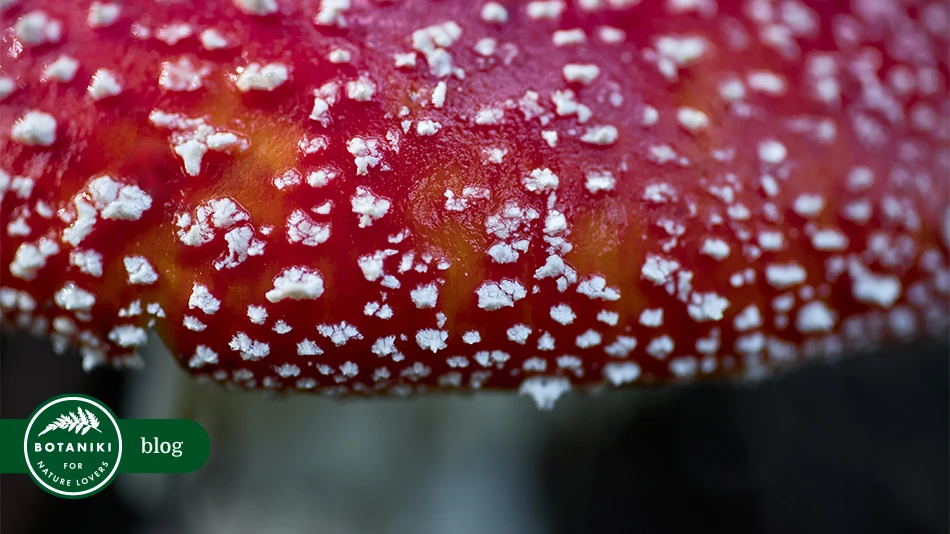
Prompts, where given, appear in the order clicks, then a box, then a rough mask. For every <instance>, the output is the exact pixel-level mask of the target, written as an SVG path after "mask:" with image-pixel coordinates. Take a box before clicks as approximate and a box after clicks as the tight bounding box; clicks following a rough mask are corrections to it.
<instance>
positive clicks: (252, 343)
mask: <svg viewBox="0 0 950 534" xmlns="http://www.w3.org/2000/svg"><path fill="white" fill-rule="evenodd" d="M228 346H229V347H230V348H231V350H233V351H235V352H239V353H240V354H241V359H243V360H248V361H257V360H260V359H262V358H265V357H267V356H268V355H270V344H269V343H265V342H263V341H256V340H253V339H251V338H250V337H248V335H247V334H245V333H244V332H238V333H237V334H235V335H234V337H232V338H231V342H230V343H229V344H228Z"/></svg>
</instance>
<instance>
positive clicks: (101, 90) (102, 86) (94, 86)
mask: <svg viewBox="0 0 950 534" xmlns="http://www.w3.org/2000/svg"><path fill="white" fill-rule="evenodd" d="M122 89H123V87H122V84H121V83H120V82H119V78H118V76H117V75H116V74H115V73H114V72H112V71H111V70H109V69H99V70H97V71H96V72H95V74H93V75H92V80H90V82H89V87H87V88H86V93H88V94H89V97H90V98H92V99H93V100H94V101H99V100H102V99H105V98H108V97H111V96H116V95H119V94H121V93H122Z"/></svg>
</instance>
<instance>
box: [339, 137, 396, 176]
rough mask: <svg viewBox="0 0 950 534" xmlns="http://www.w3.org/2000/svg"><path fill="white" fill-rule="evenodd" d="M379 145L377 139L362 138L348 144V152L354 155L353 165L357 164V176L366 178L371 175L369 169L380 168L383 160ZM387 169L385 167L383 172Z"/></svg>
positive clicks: (354, 139)
mask: <svg viewBox="0 0 950 534" xmlns="http://www.w3.org/2000/svg"><path fill="white" fill-rule="evenodd" d="M379 145H380V143H379V141H378V140H376V139H364V138H362V137H354V138H352V139H350V140H349V141H347V142H346V150H347V152H349V153H350V154H352V155H353V163H354V164H356V174H358V175H361V176H365V175H367V174H369V169H372V168H375V167H377V166H379V164H380V162H381V161H382V158H383V156H382V153H381V152H380V151H379ZM387 169H388V167H385V166H384V167H383V170H387Z"/></svg>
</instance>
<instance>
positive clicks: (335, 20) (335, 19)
mask: <svg viewBox="0 0 950 534" xmlns="http://www.w3.org/2000/svg"><path fill="white" fill-rule="evenodd" d="M348 9H350V0H320V10H319V11H318V12H317V15H316V17H314V19H313V23H314V24H316V25H317V26H336V27H338V28H346V25H347V24H346V17H345V14H346V11H347V10H348Z"/></svg>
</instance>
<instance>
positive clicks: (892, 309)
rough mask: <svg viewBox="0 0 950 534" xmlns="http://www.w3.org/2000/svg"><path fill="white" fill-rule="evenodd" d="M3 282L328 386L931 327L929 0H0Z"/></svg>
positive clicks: (100, 339)
mask: <svg viewBox="0 0 950 534" xmlns="http://www.w3.org/2000/svg"><path fill="white" fill-rule="evenodd" d="M0 5H2V11H0V16H2V26H3V38H2V39H3V44H2V52H3V61H2V62H0V192H2V195H3V196H2V204H0V222H2V225H3V226H2V228H0V245H2V246H0V266H2V273H0V308H2V316H0V317H2V320H3V322H4V323H5V324H7V325H15V326H16V327H19V328H22V329H26V330H30V331H33V332H35V333H36V334H38V335H45V336H48V337H49V338H50V340H51V341H52V343H53V346H54V347H55V348H57V349H59V350H63V349H64V348H65V347H67V346H69V345H75V346H78V347H79V349H80V353H81V354H82V358H83V366H85V367H86V368H91V367H93V366H96V365H99V364H105V363H111V364H114V365H120V366H135V365H139V364H141V359H140V358H138V356H136V349H137V347H140V346H142V345H143V344H144V343H146V340H147V337H148V331H149V330H153V331H155V332H156V333H157V334H158V335H159V336H160V337H161V338H162V339H163V340H164V341H165V343H166V344H167V345H168V346H169V348H170V349H171V350H172V351H173V352H174V353H175V354H177V356H178V358H179V360H180V362H181V364H182V365H183V367H184V368H186V369H187V370H188V371H189V372H191V373H193V374H195V375H199V376H205V377H209V378H210V379H212V380H214V381H218V382H224V383H233V384H236V385H238V386H242V387H250V388H274V389H298V390H311V391H316V392H321V393H326V394H347V393H359V394H371V393H397V394H404V393H409V392H412V391H416V390H423V389H426V390H431V389H455V388H461V389H479V388H502V389H520V391H521V392H522V393H525V394H529V395H531V396H533V397H534V399H535V400H536V401H537V402H538V404H539V406H541V407H550V406H551V405H552V404H553V402H554V401H555V400H556V399H557V397H558V396H560V395H561V394H562V393H564V392H566V391H568V390H570V389H571V388H572V387H587V386H598V385H602V384H608V385H614V386H621V385H625V384H634V385H636V384H648V383H664V382H669V381H675V380H688V379H694V378H699V377H702V376H718V375H735V374H745V375H748V376H752V377H755V376H760V375H762V374H763V373H765V372H767V371H768V370H769V369H772V368H775V367H779V366H785V365H787V364H790V363H793V362H799V361H803V360H807V359H810V358H815V357H821V356H834V355H837V354H840V353H843V352H847V351H857V350H862V349H869V348H874V347H876V346H879V345H881V344H885V343H891V342H896V341H900V340H902V339H914V338H920V337H923V336H928V335H934V336H946V333H947V324H948V296H950V270H948V238H950V179H948V172H950V147H948V141H950V100H948V64H947V57H946V54H945V51H946V48H947V46H948V35H950V29H948V24H950V22H948V18H950V15H948V7H947V5H946V3H945V2H940V1H932V2H928V1H904V2H898V1H896V0H894V1H883V0H880V1H876V0H855V1H852V2H843V1H808V2H801V1H797V0H780V1H769V0H747V1H741V2H739V1H737V2H725V1H718V2H717V1H716V0H662V1H661V0H642V1H640V0H578V1H574V2H572V1H567V0H563V1H562V0H535V1H528V2H515V1H507V2H502V1H497V2H496V1H492V2H470V1H462V0H455V1H427V0H391V1H383V0H378V1H374V0H322V1H294V2H291V1H288V0H236V1H234V2H227V1H220V0H219V1H211V2H202V3H200V4H197V5H192V4H190V3H187V2H185V3H175V2H151V1H134V2H121V3H108V2H91V3H90V2H82V9H77V7H76V2H73V1H64V0H63V1H60V0H44V1H38V0H37V1H31V0H4V1H3V2H0Z"/></svg>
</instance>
